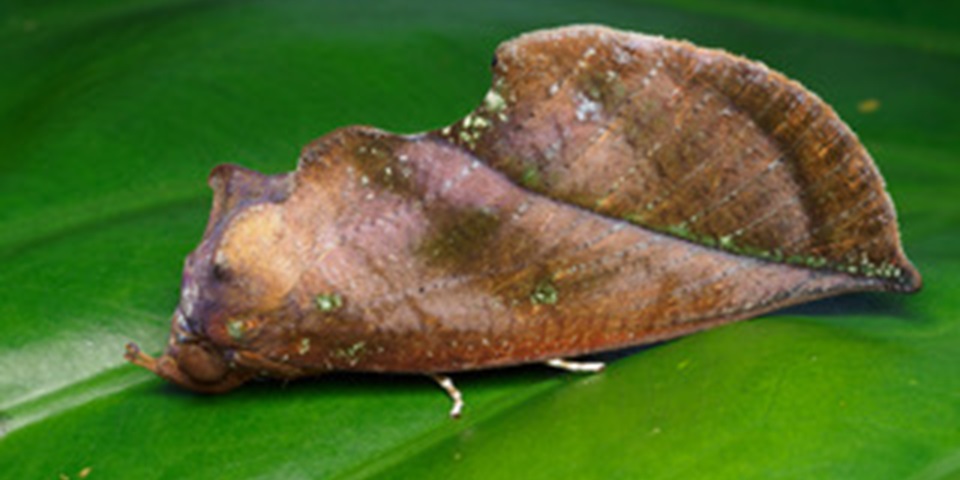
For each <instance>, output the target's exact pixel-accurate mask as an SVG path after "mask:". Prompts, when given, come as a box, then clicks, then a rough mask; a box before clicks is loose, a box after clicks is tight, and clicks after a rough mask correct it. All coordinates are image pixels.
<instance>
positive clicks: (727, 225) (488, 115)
mask: <svg viewBox="0 0 960 480" xmlns="http://www.w3.org/2000/svg"><path fill="white" fill-rule="evenodd" d="M209 183H210V186H211V187H212V188H213V191H214V197H213V207H212V212H211V214H210V219H209V222H208V224H207V227H206V231H205V232H204V234H203V239H202V241H201V242H200V245H199V246H198V247H197V248H196V250H194V251H193V252H192V253H191V254H190V255H189V256H188V257H187V259H186V264H185V267H184V273H183V282H182V289H181V297H180V303H179V305H178V306H177V308H176V310H175V311H174V313H173V319H172V327H171V333H170V337H169V342H168V345H167V347H166V352H165V353H164V354H163V355H162V356H160V357H159V358H153V357H151V356H149V355H147V354H146V353H144V352H142V351H141V349H140V348H139V347H138V346H137V345H136V344H133V343H131V344H129V345H128V346H127V353H126V357H127V359H129V360H130V361H131V362H133V363H135V364H137V365H140V366H143V367H146V368H147V369H149V370H151V371H153V372H155V373H156V374H157V375H159V376H161V377H163V378H165V379H167V380H169V381H171V382H173V383H176V384H178V385H181V386H183V387H185V388H187V389H190V390H195V391H198V392H209V393H217V392H226V391H228V390H231V389H234V388H236V387H238V386H240V385H241V384H243V383H244V382H246V381H248V380H250V379H252V378H255V377H272V378H281V379H293V378H298V377H304V376H314V375H319V374H322V373H324V372H331V371H356V372H390V373H401V374H417V375H427V376H430V377H431V378H433V379H434V380H436V381H437V382H438V383H439V384H440V385H441V386H442V387H443V388H444V389H445V390H446V391H447V392H448V394H449V395H450V396H451V398H452V400H453V407H452V410H451V412H450V413H451V415H453V416H457V415H459V414H460V411H461V409H462V407H463V400H462V397H461V395H460V392H459V391H458V390H457V389H456V387H455V386H454V384H453V382H452V381H451V379H450V377H449V376H448V374H450V373H453V372H460V371H466V370H476V369H488V368H496V367H506V366H510V365H518V364H526V363H545V364H547V365H550V366H553V367H558V368H563V369H567V370H574V371H597V370H600V369H601V368H602V367H603V364H601V363H596V362H578V361H575V360H571V359H574V358H577V357H579V356H582V355H585V354H590V353H595V352H600V351H606V350H612V349H620V348H623V347H628V346H634V345H640V344H648V343H652V342H659V341H662V340H665V339H670V338H674V337H678V336H681V335H686V334H689V333H692V332H695V331H698V330H703V329H706V328H711V327H715V326H718V325H722V324H725V323H729V322H733V321H736V320H740V319H745V318H749V317H754V316H757V315H760V314H763V313H765V312H769V311H772V310H775V309H780V308H783V307H786V306H789V305H794V304H797V303H801V302H807V301H810V300H814V299H819V298H823V297H828V296H833V295H839V294H843V293H847V292H854V291H892V292H913V291H916V290H917V289H919V288H920V285H921V279H920V275H919V274H918V272H917V270H916V269H915V268H914V267H913V265H911V263H910V261H909V260H908V259H907V258H906V256H905V255H904V252H903V249H902V247H901V244H900V238H899V232H898V229H897V221H896V215H895V212H894V207H893V204H892V202H891V200H890V197H889V196H888V194H887V193H886V191H885V187H884V183H883V179H882V178H881V176H880V173H879V171H878V170H877V168H876V166H875V165H874V162H873V160H872V159H871V157H870V155H869V154H868V153H867V151H866V150H865V149H864V147H863V145H861V143H860V142H859V141H858V139H857V137H856V135H855V134H854V133H853V132H852V131H851V130H850V128H849V127H848V126H847V125H846V124H844V123H843V122H842V121H841V120H840V118H839V117H838V116H837V114H836V113H835V112H834V110H833V109H832V108H831V107H830V106H828V105H827V104H825V103H824V102H823V101H822V100H821V99H820V98H818V97H817V96H816V95H815V94H813V93H811V92H810V91H808V90H806V89H805V88H804V87H803V86H801V85H800V84H798V83H797V82H795V81H792V80H789V79H787V78H786V77H784V76H783V75H782V74H780V73H777V72H775V71H772V70H771V69H769V68H767V67H766V66H764V65H763V64H761V63H758V62H754V61H750V60H747V59H744V58H741V57H738V56H734V55H731V54H728V53H726V52H723V51H720V50H713V49H706V48H700V47H697V46H694V45H692V44H689V43H686V42H683V41H673V40H666V39H663V38H660V37H654V36H648V35H642V34H638V33H631V32H625V31H618V30H613V29H610V28H606V27H602V26H573V27H566V28H558V29H553V30H544V31H537V32H533V33H528V34H525V35H522V36H520V37H518V38H516V39H513V40H510V41H507V42H505V43H503V44H501V45H500V46H499V47H498V48H497V50H496V54H495V56H494V60H493V82H492V87H491V88H490V90H489V92H488V93H487V94H486V96H485V98H484V99H483V101H482V103H481V105H480V106H479V107H477V108H476V109H475V110H474V111H472V112H471V113H469V114H468V115H467V116H466V117H464V118H463V119H462V120H460V121H459V122H457V123H455V124H453V125H450V126H448V127H446V128H443V129H440V130H436V131H431V132H426V133H422V134H417V135H397V134H392V133H388V132H384V131H381V130H378V129H375V128H370V127H358V126H354V127H346V128H342V129H339V130H336V131H333V132H331V133H329V134H327V135H325V136H323V137H321V138H320V139H318V140H315V141H314V142H312V143H310V144H309V145H307V146H306V148H304V150H303V153H302V156H301V157H300V159H299V163H298V165H297V168H296V170H295V171H293V172H290V173H285V174H280V175H262V174H260V173H257V172H254V171H251V170H247V169H245V168H242V167H239V166H233V165H221V166H218V167H216V168H215V169H214V170H213V172H212V174H211V175H210V178H209Z"/></svg>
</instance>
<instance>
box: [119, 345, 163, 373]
mask: <svg viewBox="0 0 960 480" xmlns="http://www.w3.org/2000/svg"><path fill="white" fill-rule="evenodd" d="M123 357H124V358H126V359H127V361H129V362H130V363H132V364H134V365H139V366H141V367H143V368H146V369H147V370H150V371H151V372H154V373H158V372H157V359H155V358H153V357H151V356H150V355H147V354H146V353H143V350H140V345H137V344H136V343H134V342H130V343H128V344H127V353H125V354H124V355H123Z"/></svg>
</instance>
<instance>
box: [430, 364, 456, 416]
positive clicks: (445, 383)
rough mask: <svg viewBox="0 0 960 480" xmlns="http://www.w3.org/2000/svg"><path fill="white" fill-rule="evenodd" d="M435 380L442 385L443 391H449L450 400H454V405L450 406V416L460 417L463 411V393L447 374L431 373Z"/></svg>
mask: <svg viewBox="0 0 960 480" xmlns="http://www.w3.org/2000/svg"><path fill="white" fill-rule="evenodd" d="M430 378H432V379H433V381H434V382H437V384H438V385H440V388H442V389H443V391H445V392H447V395H449V396H450V400H453V406H452V407H450V418H460V412H462V411H463V394H461V393H460V390H459V389H457V386H456V385H454V384H453V379H451V378H450V377H448V376H446V375H430Z"/></svg>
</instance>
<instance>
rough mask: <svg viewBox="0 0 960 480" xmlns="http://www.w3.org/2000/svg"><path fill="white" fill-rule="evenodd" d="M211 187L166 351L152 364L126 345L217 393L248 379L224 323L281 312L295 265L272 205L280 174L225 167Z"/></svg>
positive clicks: (283, 192) (163, 369)
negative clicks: (205, 221) (203, 227)
mask: <svg viewBox="0 0 960 480" xmlns="http://www.w3.org/2000/svg"><path fill="white" fill-rule="evenodd" d="M210 185H211V187H212V188H213V190H214V201H213V210H212V212H211V215H210V220H209V222H208V224H207V228H206V231H205V232H204V235H203V239H202V240H201V242H200V245H198V246H197V248H196V249H195V250H194V251H193V252H192V253H191V254H190V255H189V256H188V257H187V259H186V262H185V264H184V269H183V280H182V282H181V288H180V301H179V304H178V305H177V308H176V311H175V313H174V315H173V319H172V322H171V328H170V339H169V342H168V344H167V349H166V351H165V352H164V354H163V355H161V356H160V357H158V358H152V357H150V356H149V355H146V354H145V353H143V352H142V351H141V350H140V348H139V347H138V346H137V345H136V344H132V343H131V344H129V345H128V346H127V354H126V358H127V359H128V360H130V361H131V362H133V363H135V364H137V365H140V366H143V367H145V368H147V369H149V370H151V371H153V372H155V373H156V374H157V375H159V376H161V377H163V378H165V379H167V380H169V381H171V382H173V383H176V384H179V385H181V386H183V387H186V388H189V389H191V390H195V391H201V392H221V391H226V390H229V389H231V388H233V387H235V386H237V385H239V384H240V383H243V382H244V381H245V380H247V379H249V378H250V377H252V376H253V374H252V373H251V372H249V371H247V370H245V369H243V368H237V367H235V366H234V365H233V362H232V357H233V355H234V350H233V345H231V340H230V338H229V335H228V333H227V328H226V326H225V324H226V323H227V322H229V321H231V320H233V319H237V318H244V317H251V316H256V315H258V314H262V313H265V312H271V311H275V310H277V309H278V308H280V307H282V306H283V304H284V302H285V299H286V296H287V294H288V293H289V292H290V290H291V289H292V288H293V286H294V285H295V283H296V280H297V278H298V276H299V274H300V270H299V268H300V267H299V263H298V261H297V259H296V248H295V242H294V241H293V236H292V235H291V234H290V231H291V228H290V227H289V226H288V225H287V224H286V223H285V222H284V218H283V216H282V209H281V208H280V207H279V206H278V205H277V203H278V202H280V201H282V200H284V199H285V198H286V197H287V195H288V194H289V191H290V186H291V183H290V181H288V178H287V177H286V176H285V175H278V176H265V175H261V174H259V173H257V172H253V171H250V170H246V169H243V168H240V167H235V166H230V165H223V166H220V167H217V168H216V169H214V171H213V173H212V174H211V176H210Z"/></svg>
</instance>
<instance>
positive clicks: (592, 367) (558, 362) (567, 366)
mask: <svg viewBox="0 0 960 480" xmlns="http://www.w3.org/2000/svg"><path fill="white" fill-rule="evenodd" d="M545 363H546V364H547V365H548V366H550V367H553V368H559V369H560V370H566V371H568V372H590V373H595V372H599V371H601V370H603V368H604V367H605V366H606V364H605V363H603V362H574V361H572V360H564V359H562V358H551V359H550V360H547V361H546V362H545Z"/></svg>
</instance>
